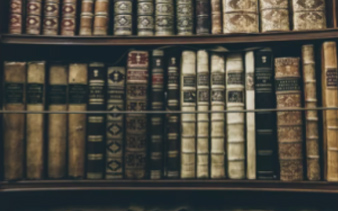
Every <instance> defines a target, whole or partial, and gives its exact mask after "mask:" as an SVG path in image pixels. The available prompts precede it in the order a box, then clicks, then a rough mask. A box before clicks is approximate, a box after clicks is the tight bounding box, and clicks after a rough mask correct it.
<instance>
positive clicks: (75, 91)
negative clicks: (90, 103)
mask: <svg viewBox="0 0 338 211" xmlns="http://www.w3.org/2000/svg"><path fill="white" fill-rule="evenodd" d="M69 103H70V104H85V103H87V85H84V84H69Z"/></svg>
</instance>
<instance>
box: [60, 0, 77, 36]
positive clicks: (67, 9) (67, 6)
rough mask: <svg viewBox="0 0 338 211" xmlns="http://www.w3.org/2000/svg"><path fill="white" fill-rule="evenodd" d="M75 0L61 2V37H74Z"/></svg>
mask: <svg viewBox="0 0 338 211" xmlns="http://www.w3.org/2000/svg"><path fill="white" fill-rule="evenodd" d="M76 10H77V0H67V1H63V4H62V10H61V11H62V18H61V35H66V36H74V35H75V29H76Z"/></svg>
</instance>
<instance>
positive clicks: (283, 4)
mask: <svg viewBox="0 0 338 211" xmlns="http://www.w3.org/2000/svg"><path fill="white" fill-rule="evenodd" d="M259 5H260V16H261V32H273V31H289V30H290V21H289V3H288V0H281V1H279V2H278V3H276V2H274V1H269V0H260V4H259Z"/></svg>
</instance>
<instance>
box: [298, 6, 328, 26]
mask: <svg viewBox="0 0 338 211" xmlns="http://www.w3.org/2000/svg"><path fill="white" fill-rule="evenodd" d="M292 9H293V30H295V31H298V30H319V29H325V28H326V14H325V0H314V1H313V2H311V3H309V2H308V1H297V0H292Z"/></svg>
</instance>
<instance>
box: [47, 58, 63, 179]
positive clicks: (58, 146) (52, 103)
mask: <svg viewBox="0 0 338 211" xmlns="http://www.w3.org/2000/svg"><path fill="white" fill-rule="evenodd" d="M67 78H68V68H67V66H66V65H63V64H51V65H50V67H49V80H48V81H49V85H48V91H47V93H48V94H47V97H48V98H47V103H48V110H49V111H66V110H67V90H68V82H67ZM67 116H68V115H67V114H48V177H49V178H51V179H60V178H63V177H65V176H66V165H67V164H66V155H67Z"/></svg>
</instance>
